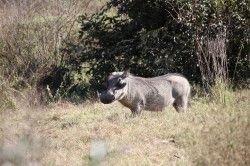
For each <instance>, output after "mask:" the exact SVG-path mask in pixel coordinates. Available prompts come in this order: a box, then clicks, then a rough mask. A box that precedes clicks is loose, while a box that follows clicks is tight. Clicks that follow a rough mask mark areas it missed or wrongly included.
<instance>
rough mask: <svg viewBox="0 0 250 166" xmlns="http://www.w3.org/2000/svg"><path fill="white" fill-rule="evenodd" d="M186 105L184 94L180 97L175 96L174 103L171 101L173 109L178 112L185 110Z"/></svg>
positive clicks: (186, 100)
mask: <svg viewBox="0 0 250 166" xmlns="http://www.w3.org/2000/svg"><path fill="white" fill-rule="evenodd" d="M187 105H188V99H187V98H186V97H184V96H180V97H178V98H176V99H175V101H174V103H173V106H174V108H175V110H176V111H177V112H179V113H181V112H186V111H187Z"/></svg>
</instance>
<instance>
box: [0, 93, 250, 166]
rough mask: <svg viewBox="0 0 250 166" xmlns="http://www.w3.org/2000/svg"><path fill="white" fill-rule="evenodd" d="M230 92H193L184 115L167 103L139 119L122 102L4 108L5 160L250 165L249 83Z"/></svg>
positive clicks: (0, 138)
mask: <svg viewBox="0 0 250 166" xmlns="http://www.w3.org/2000/svg"><path fill="white" fill-rule="evenodd" d="M231 96H232V98H231V99H232V102H231V103H224V104H223V103H218V102H215V100H210V99H209V98H199V99H193V100H192V101H191V108H190V110H189V112H188V113H185V114H178V113H176V112H175V111H174V109H172V108H166V110H165V111H164V112H160V113H152V112H144V113H143V115H142V116H140V117H137V118H129V115H130V111H129V110H128V109H126V108H124V107H122V106H121V105H120V104H118V103H114V104H111V105H103V104H100V103H92V104H91V103H87V104H85V105H77V106H75V105H72V104H69V103H58V104H55V105H53V106H50V107H46V108H41V107H39V108H31V107H30V108H27V107H26V108H20V109H19V110H17V111H4V112H2V113H1V119H0V123H1V127H0V144H1V146H0V147H1V148H0V164H3V162H11V163H16V164H18V165H20V163H21V165H27V164H31V165H34V164H38V165H96V164H98V163H99V162H100V163H101V165H249V164H250V132H249V131H250V123H249V118H250V109H249V108H250V107H249V103H250V90H242V91H239V92H237V93H235V92H234V93H232V92H231ZM99 158H102V159H101V160H100V161H99Z"/></svg>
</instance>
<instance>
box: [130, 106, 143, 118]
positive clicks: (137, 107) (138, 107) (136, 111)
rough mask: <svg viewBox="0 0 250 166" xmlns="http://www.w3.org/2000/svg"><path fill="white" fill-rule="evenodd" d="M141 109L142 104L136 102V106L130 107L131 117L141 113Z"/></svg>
mask: <svg viewBox="0 0 250 166" xmlns="http://www.w3.org/2000/svg"><path fill="white" fill-rule="evenodd" d="M142 109H143V108H142V105H141V104H137V106H136V107H135V108H133V109H131V112H132V115H131V117H136V116H139V115H141V112H142Z"/></svg>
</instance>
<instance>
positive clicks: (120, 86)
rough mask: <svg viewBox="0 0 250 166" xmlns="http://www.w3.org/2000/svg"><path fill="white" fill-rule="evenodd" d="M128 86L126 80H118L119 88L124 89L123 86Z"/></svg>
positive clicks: (117, 85)
mask: <svg viewBox="0 0 250 166" xmlns="http://www.w3.org/2000/svg"><path fill="white" fill-rule="evenodd" d="M125 86H126V82H124V81H123V80H122V79H121V78H119V80H118V82H117V84H116V87H117V88H118V89H122V88H124V87H125Z"/></svg>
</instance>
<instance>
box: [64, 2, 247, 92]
mask: <svg viewBox="0 0 250 166" xmlns="http://www.w3.org/2000/svg"><path fill="white" fill-rule="evenodd" d="M79 22H80V24H81V29H80V33H79V41H78V42H77V43H68V45H67V47H66V48H64V49H63V53H64V54H63V55H64V60H65V61H64V63H63V66H64V68H67V69H68V72H74V73H80V75H81V73H82V72H83V71H84V72H86V71H87V74H88V75H89V76H90V82H89V83H90V84H89V85H91V86H90V88H93V89H90V90H96V89H98V88H99V87H100V86H99V85H100V84H101V82H102V81H103V80H104V79H105V77H106V76H107V75H108V74H109V73H110V72H112V71H121V70H125V69H130V71H131V72H132V73H134V74H136V75H140V76H145V77H149V76H157V75H161V74H163V73H168V72H179V73H182V74H184V75H185V76H186V77H187V78H188V79H189V80H190V81H192V82H200V81H201V74H200V69H199V66H198V64H199V63H198V59H197V56H196V55H197V45H198V44H200V45H202V44H203V43H204V42H205V39H207V38H208V37H210V38H211V37H213V36H216V34H217V33H218V32H219V31H220V30H223V31H225V32H226V38H227V40H226V41H227V43H226V45H227V50H226V52H227V61H228V70H229V78H230V79H231V80H234V81H239V80H241V81H242V80H246V79H247V78H249V59H248V58H249V57H248V54H249V48H250V47H249V34H250V31H249V2H248V1H247V0H243V1H242V0H241V1H238V0H228V1H217V0H203V1H195V0H194V1H189V0H168V1H165V0H151V1H144V0H111V1H110V2H108V3H107V5H106V6H105V7H104V8H103V10H102V11H101V12H99V13H97V14H94V15H92V16H91V17H87V16H81V17H80V18H79ZM83 64H85V65H83ZM86 64H87V66H88V70H83V68H82V66H85V67H86ZM74 82H75V80H74V79H71V81H69V82H67V83H62V84H63V86H64V87H69V86H70V85H72V83H74ZM78 82H81V78H79V77H78ZM60 85H61V84H60ZM77 85H80V86H81V83H79V84H77ZM76 87H78V90H79V86H74V88H73V89H72V88H71V91H74V90H76V89H77V88H76ZM80 89H81V88H80Z"/></svg>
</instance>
